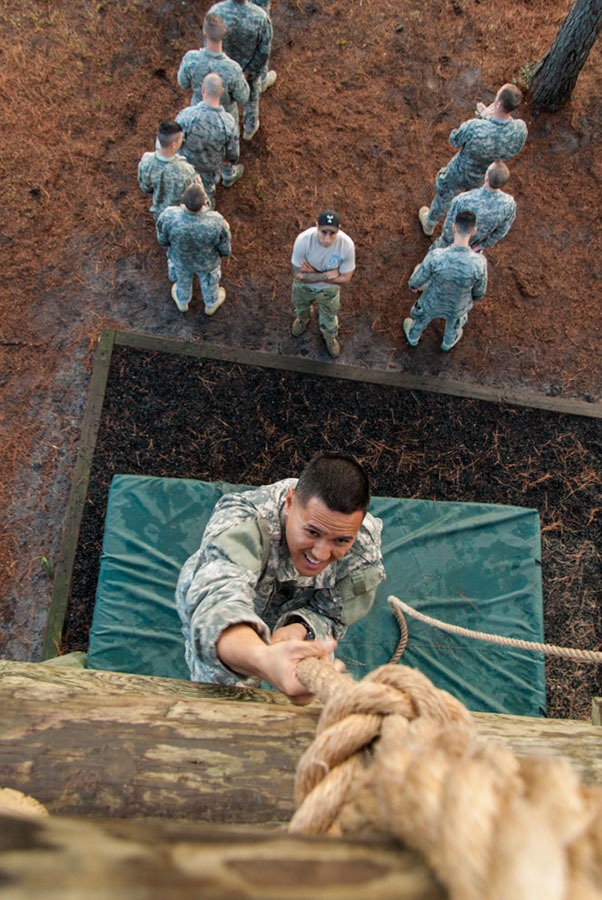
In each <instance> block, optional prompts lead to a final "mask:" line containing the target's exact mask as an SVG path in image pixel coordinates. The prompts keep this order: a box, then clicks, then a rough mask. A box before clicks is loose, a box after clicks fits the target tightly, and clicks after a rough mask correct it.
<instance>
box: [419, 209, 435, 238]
mask: <svg viewBox="0 0 602 900" xmlns="http://www.w3.org/2000/svg"><path fill="white" fill-rule="evenodd" d="M418 218H419V220H420V224H421V225H422V230H423V231H424V233H425V234H426V236H427V237H430V236H431V235H432V233H433V231H434V230H435V226H434V225H431V223H430V222H429V208H428V206H421V207H420V209H419V210H418Z"/></svg>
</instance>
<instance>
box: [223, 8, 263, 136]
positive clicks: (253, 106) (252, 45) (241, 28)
mask: <svg viewBox="0 0 602 900" xmlns="http://www.w3.org/2000/svg"><path fill="white" fill-rule="evenodd" d="M209 12H212V13H217V15H218V16H221V18H222V19H223V20H224V25H225V26H226V29H227V31H226V34H225V35H224V39H223V47H224V52H225V53H227V54H228V56H229V57H231V58H232V59H235V60H236V62H237V63H238V64H239V65H240V66H242V70H243V72H244V73H245V75H246V76H247V80H248V82H249V89H250V93H249V99H248V100H247V102H246V103H245V108H244V118H243V125H244V130H245V131H246V132H249V133H250V132H252V131H254V130H255V128H256V127H258V126H259V96H260V94H261V72H262V70H263V68H264V66H266V65H267V61H268V58H269V55H270V48H271V45H272V23H271V22H270V17H269V16H268V14H267V13H266V12H265V11H264V10H263V9H261V8H260V7H259V6H257V5H256V4H255V3H250V2H249V0H244V3H236V2H235V0H222V2H221V3H216V4H214V5H213V6H212V7H211V9H210V10H209Z"/></svg>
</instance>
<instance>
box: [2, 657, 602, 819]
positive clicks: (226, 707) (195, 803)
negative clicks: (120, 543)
mask: <svg viewBox="0 0 602 900" xmlns="http://www.w3.org/2000/svg"><path fill="white" fill-rule="evenodd" d="M232 691H234V692H236V693H235V696H237V697H240V695H244V694H245V691H244V690H242V689H232V688H222V687H220V686H219V685H206V686H205V685H197V684H191V683H190V682H184V681H177V680H175V679H161V678H148V677H145V676H142V675H127V674H123V673H117V672H89V671H86V670H81V671H79V672H78V671H74V670H70V669H62V668H58V667H54V666H48V665H41V664H39V663H15V662H2V661H0V710H1V711H2V728H1V729H0V787H7V788H13V789H15V790H19V791H23V793H25V794H29V795H31V796H33V797H34V798H35V799H36V800H38V801H39V802H40V803H42V804H43V805H44V806H45V807H46V808H47V809H48V811H49V812H50V813H51V814H53V815H56V814H59V815H76V816H91V817H112V816H115V817H120V818H141V817H145V816H148V817H155V818H170V819H188V820H190V821H197V822H215V823H221V824H234V823H236V824H248V825H268V824H270V825H274V824H284V823H286V822H288V821H289V820H290V818H291V817H292V814H293V812H294V802H293V791H294V786H293V782H294V775H295V771H296V768H297V764H298V762H299V759H300V757H301V754H302V753H303V751H304V750H305V749H306V748H307V747H308V746H309V745H310V743H311V742H312V740H313V738H314V735H315V731H316V725H317V722H318V716H319V714H320V708H319V707H303V708H299V707H294V706H292V705H290V704H289V703H288V702H286V701H285V703H257V702H250V703H249V702H244V703H243V702H240V700H239V699H238V700H228V699H227V698H228V697H230V696H232ZM249 693H250V695H251V696H261V695H265V694H269V693H270V692H255V693H254V694H253V693H252V692H249ZM272 696H273V697H276V696H278V695H274V694H273V693H272ZM220 698H221V699H220ZM474 718H475V724H476V727H477V732H478V734H479V735H480V736H481V737H485V738H491V739H493V740H499V741H502V742H504V743H506V744H508V745H510V746H511V747H512V749H513V750H514V751H515V752H516V753H517V754H518V755H525V754H528V753H534V752H551V753H556V754H558V755H561V756H566V757H567V758H568V759H569V760H570V761H571V762H572V763H573V764H574V766H575V768H576V769H577V770H578V771H579V773H580V774H581V776H582V778H583V779H584V780H585V781H587V782H599V783H600V782H602V758H601V756H600V735H601V732H600V729H599V728H596V727H594V726H593V725H589V724H587V723H586V722H571V721H561V720H553V719H550V720H546V719H534V718H523V717H519V716H499V715H487V714H476V715H475V716H474Z"/></svg>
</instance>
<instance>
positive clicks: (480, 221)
mask: <svg viewBox="0 0 602 900" xmlns="http://www.w3.org/2000/svg"><path fill="white" fill-rule="evenodd" d="M465 210H471V211H472V212H473V213H474V214H475V216H476V217H477V230H476V233H475V234H473V235H472V237H471V238H470V246H471V247H476V246H481V247H483V249H484V250H485V249H487V248H488V247H493V245H494V244H497V242H498V241H501V239H502V238H503V237H504V236H505V235H506V234H508V232H509V231H510V227H511V225H512V223H513V222H514V219H515V217H516V201H515V199H514V197H512V196H511V194H506V193H504V191H502V190H500V189H499V188H497V189H493V190H492V189H491V188H487V187H480V188H475V190H474V191H464V192H463V193H462V194H458V195H457V197H454V199H453V200H452V202H451V206H450V208H449V212H448V213H447V216H446V219H445V224H444V226H443V231H442V233H441V237H439V238H438V239H437V240H436V241H435V242H434V244H432V246H431V250H434V249H436V248H437V247H450V246H451V245H452V244H453V242H454V233H453V230H452V225H453V224H454V222H455V221H456V216H457V214H458V213H459V212H464V211H465Z"/></svg>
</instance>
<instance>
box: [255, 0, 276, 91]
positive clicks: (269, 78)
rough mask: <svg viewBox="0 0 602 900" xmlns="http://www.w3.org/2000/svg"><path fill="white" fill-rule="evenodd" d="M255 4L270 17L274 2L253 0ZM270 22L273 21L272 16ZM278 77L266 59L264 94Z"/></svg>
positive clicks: (263, 70)
mask: <svg viewBox="0 0 602 900" xmlns="http://www.w3.org/2000/svg"><path fill="white" fill-rule="evenodd" d="M253 3H254V4H255V6H261V8H262V9H265V11H266V12H267V14H268V16H270V11H271V6H272V0H253ZM270 21H272V19H271V16H270ZM277 77H278V76H277V75H276V72H275V71H274V70H273V69H270V60H269V57H268V59H266V61H265V63H264V64H263V69H262V70H261V93H262V94H265V92H266V91H267V90H269V88H271V87H272V85H273V84H275V82H276V78H277Z"/></svg>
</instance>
